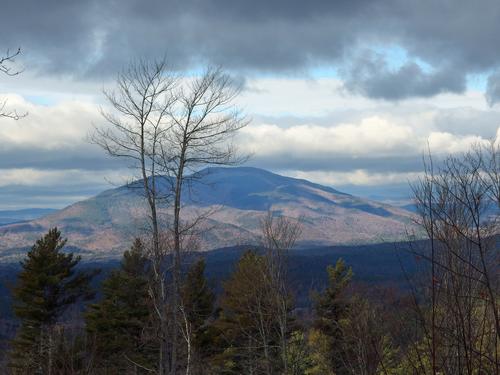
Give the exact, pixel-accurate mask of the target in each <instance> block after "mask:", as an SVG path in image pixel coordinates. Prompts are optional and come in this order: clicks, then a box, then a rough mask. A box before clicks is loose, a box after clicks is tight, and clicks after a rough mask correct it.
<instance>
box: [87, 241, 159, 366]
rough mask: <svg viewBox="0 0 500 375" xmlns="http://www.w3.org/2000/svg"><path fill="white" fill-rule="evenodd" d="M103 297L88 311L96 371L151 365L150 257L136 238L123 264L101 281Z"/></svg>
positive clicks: (88, 327)
mask: <svg viewBox="0 0 500 375" xmlns="http://www.w3.org/2000/svg"><path fill="white" fill-rule="evenodd" d="M102 294H103V296H102V299H101V300H100V301H99V302H98V303H95V304H93V305H91V306H90V307H89V310H88V311H87V313H86V314H85V320H86V329H87V332H88V333H89V336H90V338H91V340H92V342H93V345H94V347H93V349H94V353H95V356H96V358H95V363H96V371H102V372H105V373H107V374H110V373H113V374H114V373H116V374H118V373H120V374H121V373H124V372H126V371H127V370H133V371H137V370H138V369H140V368H142V367H146V368H150V367H151V366H152V365H151V362H152V361H150V359H151V355H152V353H153V348H154V340H153V339H152V338H151V335H150V336H148V335H146V332H147V331H148V328H149V327H150V323H151V316H150V309H149V307H150V306H149V304H148V261H147V258H146V257H145V255H144V248H143V244H142V242H141V241H140V240H139V239H136V240H135V242H134V244H133V245H132V247H131V249H130V250H127V251H125V253H124V254H123V260H122V263H121V267H120V269H118V270H114V271H112V272H111V274H110V275H109V277H108V278H107V279H106V280H104V281H103V283H102Z"/></svg>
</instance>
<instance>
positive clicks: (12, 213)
mask: <svg viewBox="0 0 500 375" xmlns="http://www.w3.org/2000/svg"><path fill="white" fill-rule="evenodd" d="M55 211H57V210H56V209H53V208H25V209H22V210H0V225H5V224H13V223H18V222H21V221H27V220H34V219H38V218H40V217H42V216H46V215H48V214H50V213H52V212H55Z"/></svg>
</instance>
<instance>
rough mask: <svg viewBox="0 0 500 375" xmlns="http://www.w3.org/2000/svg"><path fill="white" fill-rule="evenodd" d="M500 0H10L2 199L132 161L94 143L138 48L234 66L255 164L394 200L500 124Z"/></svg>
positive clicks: (4, 39) (191, 70)
mask: <svg viewBox="0 0 500 375" xmlns="http://www.w3.org/2000/svg"><path fill="white" fill-rule="evenodd" d="M499 19H500V3H499V2H498V1H497V0H491V1H489V0H478V1H462V0H456V1H444V0H432V1H431V0H409V1H404V2H402V1H397V0H370V1H369V0H359V1H354V0H337V1H332V0H310V1H299V0H274V1H269V0H254V1H239V0H203V1H201V0H183V1H180V0H178V1H174V0H157V1H148V0H143V1H139V0H120V1H116V0H90V1H55V0H47V1H37V0H19V1H15V2H14V1H7V2H2V5H1V11H0V24H1V25H2V30H4V31H3V32H2V33H1V34H0V53H1V52H5V51H7V49H10V50H16V49H17V48H18V47H20V48H21V49H22V54H21V55H20V56H19V57H18V58H17V59H16V62H15V68H17V69H21V70H22V73H21V74H20V75H17V76H14V77H9V76H5V75H0V98H1V99H2V100H7V107H8V108H15V109H17V110H18V111H19V112H28V114H29V115H28V116H27V117H25V118H23V119H21V120H19V121H12V120H10V119H5V118H0V210H1V209H16V208H26V207H54V208H59V207H63V206H65V205H67V204H70V203H73V202H75V201H78V200H81V199H84V198H86V197H89V196H92V195H94V194H96V193H98V192H100V191H102V190H104V189H108V188H112V187H114V186H116V185H119V184H120V183H121V182H123V181H125V180H126V179H127V176H130V173H131V171H129V170H128V169H127V168H126V166H125V165H124V164H123V163H120V162H118V161H116V160H111V159H109V158H108V157H107V156H106V155H105V154H104V153H103V152H102V151H101V150H100V149H99V148H98V147H97V146H95V145H91V144H90V143H89V142H88V140H87V139H88V135H89V132H91V130H92V128H93V126H96V125H97V126H99V125H101V124H103V122H104V120H103V118H102V116H101V115H100V108H104V109H105V108H106V105H107V104H106V102H105V100H104V96H103V94H102V91H103V89H106V88H109V87H112V86H113V82H114V79H115V78H116V74H117V73H118V72H119V71H120V70H121V69H123V68H124V67H126V65H127V64H128V63H129V62H130V61H132V60H134V59H138V58H144V59H155V58H162V57H165V58H166V59H167V61H168V63H169V65H170V66H171V68H172V69H173V70H175V71H178V72H188V74H194V75H195V74H196V73H197V72H199V71H201V69H202V68H203V67H204V66H206V65H220V66H222V67H223V68H224V69H225V70H226V71H228V72H229V73H230V74H232V75H233V76H234V77H235V79H236V80H238V81H240V82H243V84H244V86H243V87H244V90H243V92H242V93H241V95H240V96H239V98H238V99H237V101H238V103H237V104H238V105H239V106H240V107H241V108H242V109H243V110H244V112H245V113H246V114H247V115H248V116H249V118H251V122H250V124H249V125H248V126H247V127H246V128H244V129H243V130H242V131H241V133H240V134H239V135H238V137H237V143H238V145H239V148H240V150H242V151H243V152H246V153H251V154H252V158H251V159H250V160H249V161H248V163H247V165H251V166H256V167H261V168H266V169H269V170H272V171H275V172H278V173H282V174H286V175H289V176H293V177H299V178H306V179H309V180H312V181H314V182H318V183H321V184H325V185H329V186H334V187H335V188H337V189H339V190H343V191H346V192H350V193H353V194H358V195H361V196H365V197H370V198H374V199H380V200H384V201H389V202H394V203H397V202H401V201H404V200H405V199H407V198H409V196H410V191H409V189H408V182H409V181H410V182H411V181H413V180H415V178H418V176H419V175H420V174H421V170H422V156H423V154H424V153H425V152H426V150H427V149H430V150H431V152H432V154H433V155H446V154H456V153H460V152H464V151H465V150H467V149H468V148H469V147H470V146H471V144H474V143H477V142H487V141H488V140H490V139H495V138H496V137H497V131H498V128H499V126H500V49H499V48H498V41H499V35H500V22H498V20H499Z"/></svg>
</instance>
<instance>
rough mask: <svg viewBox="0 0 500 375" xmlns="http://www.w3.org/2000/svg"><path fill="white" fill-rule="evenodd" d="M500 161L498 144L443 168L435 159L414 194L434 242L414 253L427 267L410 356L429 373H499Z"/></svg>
mask: <svg viewBox="0 0 500 375" xmlns="http://www.w3.org/2000/svg"><path fill="white" fill-rule="evenodd" d="M499 161H500V154H499V151H498V146H497V145H495V144H491V146H490V147H483V146H475V147H474V148H473V149H472V150H470V151H469V152H467V153H465V154H463V155H461V156H459V157H448V158H447V159H445V160H444V161H443V162H442V163H440V164H439V166H438V167H435V166H434V165H433V164H432V160H430V162H428V163H427V164H426V170H425V175H424V177H423V178H422V179H421V180H420V181H419V183H418V184H416V185H415V186H414V187H413V189H414V195H415V200H416V203H417V207H418V213H419V218H420V219H419V223H420V225H421V226H422V227H423V228H424V229H425V231H426V233H427V235H428V237H429V242H428V244H429V248H423V249H416V248H414V251H415V253H416V254H418V256H419V257H421V258H422V259H424V260H427V261H428V262H429V265H430V267H429V269H428V272H429V276H428V282H427V283H426V285H425V289H424V291H425V293H424V296H425V297H427V298H425V299H424V300H423V302H422V299H420V300H419V299H418V298H416V299H415V300H416V301H417V312H418V320H419V322H420V324H421V329H422V338H421V341H420V347H419V348H414V350H413V353H416V356H415V357H416V358H417V360H416V361H415V362H417V363H418V366H416V368H417V367H418V368H419V369H425V368H426V362H428V363H429V364H430V365H429V366H428V367H429V368H428V371H429V373H431V374H441V373H442V374H458V373H461V374H477V373H479V374H482V373H495V374H498V373H499V358H498V342H499V338H500V336H499V335H500V326H499V318H498V301H499V297H500V296H499V294H500V293H499V284H498V282H499V279H498V261H499V251H498V245H497V238H498V234H499V229H500V228H499V226H498V224H499V221H498V219H499V217H500V216H499V214H498V212H499V209H500V205H499V202H500V200H499V194H498V192H499V191H500V184H499V182H500V179H499V178H498V177H499V176H500V169H499V168H498V166H499V165H500V163H498V162H499ZM421 302H422V303H421ZM427 304H428V305H429V307H428V308H427Z"/></svg>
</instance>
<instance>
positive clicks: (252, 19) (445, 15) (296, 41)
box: [0, 0, 500, 99]
mask: <svg viewBox="0 0 500 375" xmlns="http://www.w3.org/2000/svg"><path fill="white" fill-rule="evenodd" d="M498 19H500V3H498V1H496V0H479V1H474V2H472V1H466V0H458V1H453V2H451V1H446V0H432V1H431V0H413V1H405V2H401V1H396V0H375V1H369V0H358V1H347V0H342V1H331V0H313V1H301V0H300V1H299V0H290V1H287V0H277V1H267V0H255V1H246V0H205V1H199V0H182V1H181V0H169V1H162V0H152V1H140V0H122V1H116V0H89V1H63V2H61V1H56V0H47V1H38V0H21V1H16V2H13V1H12V2H4V4H2V12H1V15H0V20H1V24H2V28H3V30H7V31H8V32H4V33H2V40H1V43H2V45H3V46H5V47H4V48H7V47H16V46H18V45H20V46H22V47H23V48H24V50H25V52H26V55H25V56H26V61H25V62H26V65H28V67H29V68H30V69H31V68H32V69H39V71H40V72H43V73H47V72H49V73H53V74H69V75H73V76H77V77H94V78H96V77H101V78H102V77H104V76H108V75H109V74H111V73H114V72H116V70H117V69H119V68H120V67H121V66H123V64H124V63H125V62H126V61H127V60H129V59H130V58H132V57H138V56H143V57H144V56H145V57H154V56H161V55H164V54H166V55H167V56H168V58H169V59H170V60H171V62H172V65H173V66H174V67H178V68H185V67H193V66H195V65H196V64H197V63H200V62H210V63H216V64H223V65H225V66H226V67H228V68H232V69H235V70H241V69H243V70H251V71H273V72H278V71H279V72H282V71H290V70H297V69H298V70H301V69H307V68H308V67H311V66H317V64H322V63H327V64H330V63H331V64H341V63H343V62H345V60H346V58H348V57H349V56H351V55H352V53H353V51H355V50H357V49H359V48H370V47H371V46H377V45H378V46H379V45H381V44H391V45H399V46H401V47H402V48H403V49H405V50H406V51H408V54H409V57H410V59H411V60H412V61H413V60H414V59H417V58H418V59H421V60H423V61H425V62H426V63H428V64H430V65H431V66H432V67H433V69H434V71H435V72H434V73H426V72H423V71H422V70H421V69H420V68H419V67H418V66H416V65H414V64H412V63H408V64H407V65H405V66H403V67H402V68H401V69H400V70H398V71H396V72H388V71H387V69H386V67H385V66H384V65H383V64H382V65H381V66H378V69H379V73H380V74H377V66H374V67H372V69H371V75H370V76H369V77H368V78H370V77H372V78H374V77H377V76H378V75H381V76H382V77H381V78H380V79H378V80H377V82H374V81H373V79H367V78H366V77H364V78H363V80H361V82H356V79H355V78H356V77H355V76H353V77H351V80H350V84H351V86H352V87H356V88H357V91H359V92H361V93H363V94H366V95H372V96H375V97H381V98H388V99H399V98H404V97H408V96H431V95H434V94H436V93H439V92H443V91H452V92H460V91H462V90H463V89H464V87H465V85H464V82H465V79H466V76H467V74H470V73H482V72H485V71H487V70H488V69H492V68H495V67H498V66H499V63H500V49H498V48H494V47H493V46H495V45H496V44H497V38H498V35H500V22H498ZM408 78H411V80H410V81H409V82H408V81H406V82H405V81H404V80H406V79H408ZM405 84H408V85H407V86H408V87H402V86H405Z"/></svg>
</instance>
